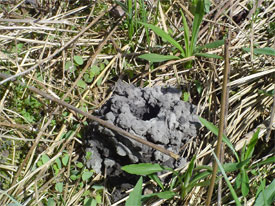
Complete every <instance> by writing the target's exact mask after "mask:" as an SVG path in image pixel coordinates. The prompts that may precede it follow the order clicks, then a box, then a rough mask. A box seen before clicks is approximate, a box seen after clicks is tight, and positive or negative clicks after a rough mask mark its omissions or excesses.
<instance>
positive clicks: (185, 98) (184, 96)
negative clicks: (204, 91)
mask: <svg viewBox="0 0 275 206" xmlns="http://www.w3.org/2000/svg"><path fill="white" fill-rule="evenodd" d="M189 97H190V93H189V92H184V93H183V101H185V102H188V101H189Z"/></svg>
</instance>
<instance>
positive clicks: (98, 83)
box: [96, 77, 103, 87]
mask: <svg viewBox="0 0 275 206" xmlns="http://www.w3.org/2000/svg"><path fill="white" fill-rule="evenodd" d="M102 80H103V77H100V78H99V79H98V80H97V82H96V85H97V86H98V87H99V86H100V85H101V83H102Z"/></svg>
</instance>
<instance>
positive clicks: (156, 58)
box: [139, 53, 179, 63]
mask: <svg viewBox="0 0 275 206" xmlns="http://www.w3.org/2000/svg"><path fill="white" fill-rule="evenodd" d="M139 58H140V59H145V60H147V61H149V62H152V63H155V62H164V61H168V60H173V59H179V57H177V56H171V55H160V54H153V53H152V54H142V55H140V56H139Z"/></svg>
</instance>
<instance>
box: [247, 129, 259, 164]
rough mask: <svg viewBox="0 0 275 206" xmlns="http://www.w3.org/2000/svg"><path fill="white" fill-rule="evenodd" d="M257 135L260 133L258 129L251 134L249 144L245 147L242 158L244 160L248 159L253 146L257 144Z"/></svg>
mask: <svg viewBox="0 0 275 206" xmlns="http://www.w3.org/2000/svg"><path fill="white" fill-rule="evenodd" d="M259 133H260V128H258V129H257V131H256V132H255V133H254V134H253V136H252V138H251V140H250V142H249V143H248V145H247V150H246V152H245V157H244V158H245V159H248V158H250V157H251V156H252V154H253V151H254V148H255V145H256V144H257V141H258V136H259Z"/></svg>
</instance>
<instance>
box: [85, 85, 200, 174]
mask: <svg viewBox="0 0 275 206" xmlns="http://www.w3.org/2000/svg"><path fill="white" fill-rule="evenodd" d="M180 98H181V91H179V90H178V89H176V88H171V87H167V88H164V87H152V88H137V87H135V86H134V85H131V84H127V83H123V82H122V81H118V82H117V84H116V88H115V91H114V94H113V96H112V97H111V98H110V99H109V100H108V101H107V103H106V104H105V105H103V106H102V108H101V109H100V110H99V111H98V112H97V114H96V115H98V116H99V117H100V118H101V119H104V120H106V121H109V122H111V123H112V124H114V125H116V126H118V127H121V128H123V129H124V130H126V131H128V132H130V133H133V134H135V135H138V136H140V137H142V138H144V139H146V140H148V141H151V142H153V143H155V144H158V145H160V146H162V147H165V148H166V149H168V150H170V151H172V152H174V153H179V152H180V148H181V147H182V146H183V145H184V144H185V143H186V142H187V140H189V139H190V137H193V136H196V135H197V131H198V129H199V127H200V123H199V120H198V118H197V116H196V115H195V109H196V107H195V106H194V105H192V104H190V103H187V102H183V101H181V100H180ZM87 136H88V138H87V142H86V146H87V151H91V152H92V156H93V157H92V158H91V159H90V160H87V161H86V162H87V165H88V166H89V167H91V168H93V169H94V170H95V171H96V172H98V173H99V172H102V171H103V168H105V167H109V168H110V167H113V169H112V171H115V170H120V168H119V167H120V166H123V165H125V164H131V163H139V162H154V163H162V164H165V165H167V166H170V167H173V168H174V167H178V166H179V165H181V164H183V163H184V162H185V160H184V159H183V158H182V159H181V160H179V161H175V160H174V159H172V158H170V157H169V156H167V155H164V154H162V153H161V152H159V151H155V150H154V149H152V148H150V147H148V146H146V145H142V144H141V143H139V142H136V141H134V140H131V139H128V138H127V137H122V136H121V135H119V134H117V133H114V132H112V131H111V130H109V129H107V128H104V127H102V126H100V125H99V124H97V123H95V122H92V123H91V124H90V127H89V130H88V135H87ZM114 167H118V168H114ZM108 173H109V172H108ZM116 173H117V172H116ZM110 175H111V174H110Z"/></svg>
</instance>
